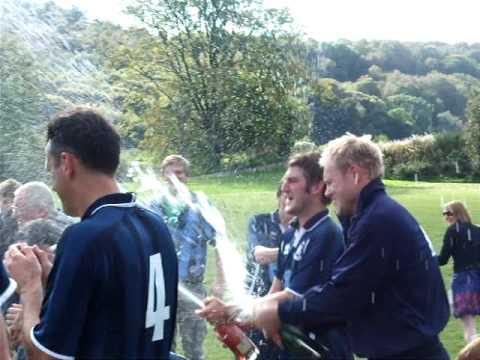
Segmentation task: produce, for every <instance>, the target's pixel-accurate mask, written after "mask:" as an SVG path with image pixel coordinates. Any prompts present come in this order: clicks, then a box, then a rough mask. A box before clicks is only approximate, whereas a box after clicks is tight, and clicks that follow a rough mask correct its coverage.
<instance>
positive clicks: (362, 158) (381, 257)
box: [254, 134, 449, 360]
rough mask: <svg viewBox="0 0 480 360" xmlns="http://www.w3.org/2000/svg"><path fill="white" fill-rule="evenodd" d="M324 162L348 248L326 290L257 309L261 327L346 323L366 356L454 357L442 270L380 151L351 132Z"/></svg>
mask: <svg viewBox="0 0 480 360" xmlns="http://www.w3.org/2000/svg"><path fill="white" fill-rule="evenodd" d="M320 162H321V164H322V165H323V166H324V169H325V170H324V181H325V183H326V185H327V190H326V196H328V197H329V198H331V200H332V201H333V204H334V206H335V209H336V211H337V213H338V215H339V217H340V218H341V220H342V225H343V228H344V233H345V235H346V242H347V249H346V250H345V252H344V254H343V255H342V256H341V257H340V258H339V259H338V261H337V263H336V264H335V266H334V268H333V272H332V276H331V278H330V280H329V281H328V282H326V284H325V285H323V286H316V287H313V288H311V289H310V290H308V291H307V292H305V293H304V294H302V295H301V296H297V297H296V298H294V299H290V300H287V301H285V302H282V303H280V304H278V303H275V302H270V303H265V304H261V305H260V306H257V308H256V309H255V311H254V314H255V320H254V322H255V325H256V326H260V327H263V328H264V329H266V331H267V332H268V333H270V334H271V336H273V337H274V338H277V339H278V329H279V327H280V322H282V323H286V324H292V325H310V326H311V325H312V324H315V323H316V324H318V325H321V324H328V323H329V322H331V321H335V320H338V319H344V320H347V321H348V322H349V335H350V338H351V341H352V347H353V350H354V352H355V353H356V354H357V355H359V356H361V357H367V358H369V359H442V360H443V359H448V358H449V357H448V354H447V353H446V351H445V349H444V348H443V346H442V344H441V343H440V341H439V339H438V334H439V333H440V331H441V330H442V329H443V328H444V327H445V325H446V323H447V321H448V317H449V308H448V301H447V296H446V293H445V288H444V285H443V281H442V277H441V274H440V270H439V268H438V264H437V262H436V259H435V257H434V254H433V251H432V250H431V245H430V242H429V240H428V238H427V236H426V234H425V232H424V231H423V230H422V228H421V227H420V225H419V224H418V223H417V221H416V220H415V219H414V217H413V216H412V215H411V214H410V213H409V212H408V211H407V210H406V209H405V208H404V207H402V206H401V205H400V204H398V203H397V202H396V201H395V200H394V199H392V198H391V197H390V196H388V195H387V194H386V192H385V186H384V184H383V183H382V181H381V179H380V178H381V176H382V175H383V159H382V153H381V151H380V149H379V148H378V146H377V145H375V144H374V143H373V142H372V141H371V140H370V139H369V138H366V137H357V136H354V135H350V134H347V135H345V136H342V137H340V138H338V139H335V140H333V141H331V142H330V143H329V144H328V145H327V147H326V148H325V150H324V152H323V154H322V158H321V160H320Z"/></svg>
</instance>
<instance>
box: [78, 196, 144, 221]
mask: <svg viewBox="0 0 480 360" xmlns="http://www.w3.org/2000/svg"><path fill="white" fill-rule="evenodd" d="M135 198H136V196H135V194H134V193H114V194H108V195H105V196H102V197H101V198H99V199H97V200H95V201H94V202H93V204H92V205H90V206H89V207H88V208H87V211H85V214H83V216H82V220H85V219H86V218H88V217H89V216H92V215H94V214H95V213H96V212H97V211H98V210H100V209H101V208H103V207H107V206H115V207H132V206H135V205H136V201H135Z"/></svg>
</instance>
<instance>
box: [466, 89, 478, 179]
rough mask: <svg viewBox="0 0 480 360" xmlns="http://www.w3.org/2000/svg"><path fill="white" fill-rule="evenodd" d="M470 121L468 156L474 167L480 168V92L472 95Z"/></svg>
mask: <svg viewBox="0 0 480 360" xmlns="http://www.w3.org/2000/svg"><path fill="white" fill-rule="evenodd" d="M467 114H468V123H467V129H466V131H465V140H466V147H467V153H468V157H469V158H470V161H471V162H472V165H473V166H472V167H473V169H477V174H478V169H480V93H477V94H475V95H474V96H472V97H471V98H470V100H469V103H468V111H467Z"/></svg>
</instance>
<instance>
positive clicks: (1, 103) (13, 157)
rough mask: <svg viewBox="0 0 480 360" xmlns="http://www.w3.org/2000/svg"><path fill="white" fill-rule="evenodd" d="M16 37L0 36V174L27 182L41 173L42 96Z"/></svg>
mask: <svg viewBox="0 0 480 360" xmlns="http://www.w3.org/2000/svg"><path fill="white" fill-rule="evenodd" d="M18 40H19V39H18V38H17V37H15V36H14V35H7V34H4V36H2V37H1V39H0V63H1V66H0V84H1V92H0V133H1V134H2V137H1V141H0V173H1V174H2V178H3V179H5V178H9V177H13V178H16V179H19V180H22V181H26V180H33V179H36V178H37V179H38V177H42V176H43V175H44V172H43V161H42V159H43V138H42V137H40V136H39V130H41V128H42V122H41V116H40V113H41V111H40V110H41V106H42V104H43V103H44V101H45V98H44V97H43V96H42V94H41V87H40V83H39V81H38V71H39V69H38V68H37V66H36V64H35V60H34V58H33V56H32V54H31V53H30V52H29V51H28V50H27V49H25V48H24V47H22V46H21V45H19V41H18ZM39 120H40V121H39Z"/></svg>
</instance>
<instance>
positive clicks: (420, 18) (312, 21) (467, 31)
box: [55, 0, 480, 43]
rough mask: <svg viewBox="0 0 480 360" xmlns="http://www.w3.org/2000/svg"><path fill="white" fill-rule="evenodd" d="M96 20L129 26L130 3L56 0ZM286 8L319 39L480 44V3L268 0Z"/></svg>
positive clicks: (473, 0)
mask: <svg viewBox="0 0 480 360" xmlns="http://www.w3.org/2000/svg"><path fill="white" fill-rule="evenodd" d="M55 1H56V2H57V3H59V4H60V5H62V6H64V7H71V6H72V5H75V6H77V7H78V8H80V9H82V10H84V11H85V12H86V13H87V15H88V16H89V17H91V18H99V19H103V20H110V21H113V22H120V23H124V24H125V23H126V24H128V23H129V21H128V17H127V16H126V15H123V14H122V13H121V9H122V7H123V6H124V5H125V3H126V2H127V1H128V0H55ZM264 3H265V5H266V6H267V7H287V8H288V9H289V10H290V13H291V15H292V16H293V18H294V20H295V24H296V26H297V28H298V29H299V30H301V31H303V32H305V33H306V34H307V36H309V37H311V38H314V39H316V40H319V41H335V40H339V39H348V40H360V39H367V40H373V39H378V40H400V41H442V42H447V43H456V42H467V43H474V42H480V26H479V23H478V16H479V14H480V1H478V0H395V1H394V0H264Z"/></svg>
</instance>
